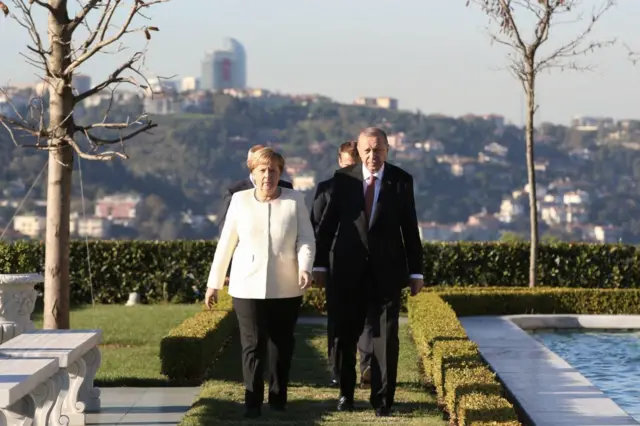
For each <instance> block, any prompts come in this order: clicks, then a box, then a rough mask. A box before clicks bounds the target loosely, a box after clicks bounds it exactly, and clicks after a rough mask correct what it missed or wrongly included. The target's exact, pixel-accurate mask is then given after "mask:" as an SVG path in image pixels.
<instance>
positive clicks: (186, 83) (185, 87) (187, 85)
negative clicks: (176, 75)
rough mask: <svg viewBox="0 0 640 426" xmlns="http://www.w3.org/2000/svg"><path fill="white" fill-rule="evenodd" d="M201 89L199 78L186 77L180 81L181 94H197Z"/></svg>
mask: <svg viewBox="0 0 640 426" xmlns="http://www.w3.org/2000/svg"><path fill="white" fill-rule="evenodd" d="M199 89H200V81H199V79H198V78H197V77H185V78H183V79H182V80H181V81H180V91H181V92H195V91H196V90H199Z"/></svg>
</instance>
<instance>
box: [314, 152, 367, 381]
mask: <svg viewBox="0 0 640 426" xmlns="http://www.w3.org/2000/svg"><path fill="white" fill-rule="evenodd" d="M359 162H360V158H359V157H358V149H357V142H356V141H348V142H345V143H343V144H342V145H340V147H339V148H338V166H340V168H344V167H348V166H352V165H354V164H357V163H359ZM332 182H333V178H331V179H327V180H325V181H322V182H320V183H319V184H318V189H317V190H316V195H315V197H314V200H313V205H312V208H311V224H312V225H313V229H314V231H316V233H317V231H318V225H319V224H320V220H321V219H322V216H323V215H324V212H325V210H326V207H327V204H328V203H329V200H330V198H331V184H332ZM325 284H326V287H325V294H326V298H327V349H328V352H329V363H330V364H331V382H330V386H337V385H338V383H339V377H340V366H339V365H338V357H336V351H335V337H336V333H335V316H336V314H335V303H333V297H332V295H333V293H334V291H333V289H332V286H331V277H329V278H328V279H327V282H326V283H325ZM371 331H372V328H371V325H370V324H369V322H368V321H367V322H365V326H364V331H363V332H362V335H360V339H359V340H358V352H359V353H360V386H361V387H368V386H369V385H370V384H371V357H372V356H373V336H372V333H371Z"/></svg>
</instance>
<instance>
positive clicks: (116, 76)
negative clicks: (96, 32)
mask: <svg viewBox="0 0 640 426" xmlns="http://www.w3.org/2000/svg"><path fill="white" fill-rule="evenodd" d="M143 55H144V53H143V52H136V53H135V54H134V55H133V56H132V57H131V58H130V59H129V60H128V61H127V62H125V63H124V64H122V65H120V66H119V67H118V68H116V69H115V71H114V72H113V73H111V75H110V76H109V77H108V78H107V79H106V80H104V81H103V82H101V83H100V84H97V85H96V86H94V87H92V88H91V89H89V90H87V91H86V92H84V93H80V94H78V95H76V96H74V99H73V102H74V103H75V104H77V103H79V102H82V101H83V100H85V99H86V98H88V97H90V96H93V95H95V94H97V93H99V92H101V91H102V90H104V89H106V88H107V87H109V86H111V85H112V84H117V83H129V84H132V85H134V86H136V87H139V88H141V89H143V90H145V91H146V90H147V89H148V87H149V86H147V85H143V84H140V83H138V82H137V81H136V79H135V78H133V77H121V76H120V75H121V74H122V73H123V72H124V71H125V70H127V69H130V70H132V71H134V72H137V70H136V69H135V68H133V64H135V63H136V62H138V61H139V60H140V59H142V57H143Z"/></svg>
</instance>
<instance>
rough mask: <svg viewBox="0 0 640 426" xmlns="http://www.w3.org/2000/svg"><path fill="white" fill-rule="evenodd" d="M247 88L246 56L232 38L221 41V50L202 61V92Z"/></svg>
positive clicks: (236, 41) (240, 45) (243, 50)
mask: <svg viewBox="0 0 640 426" xmlns="http://www.w3.org/2000/svg"><path fill="white" fill-rule="evenodd" d="M246 87H247V54H246V51H245V49H244V46H242V44H241V43H240V42H239V41H238V40H236V39H233V38H226V39H224V41H223V48H222V49H221V50H216V51H214V52H212V53H207V54H206V55H205V58H204V60H203V61H202V76H201V79H200V88H201V89H202V90H211V91H222V90H224V89H245V88H246Z"/></svg>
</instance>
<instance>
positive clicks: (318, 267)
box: [313, 266, 327, 272]
mask: <svg viewBox="0 0 640 426" xmlns="http://www.w3.org/2000/svg"><path fill="white" fill-rule="evenodd" d="M313 272H327V268H324V267H321V266H316V267H315V268H313Z"/></svg>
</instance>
